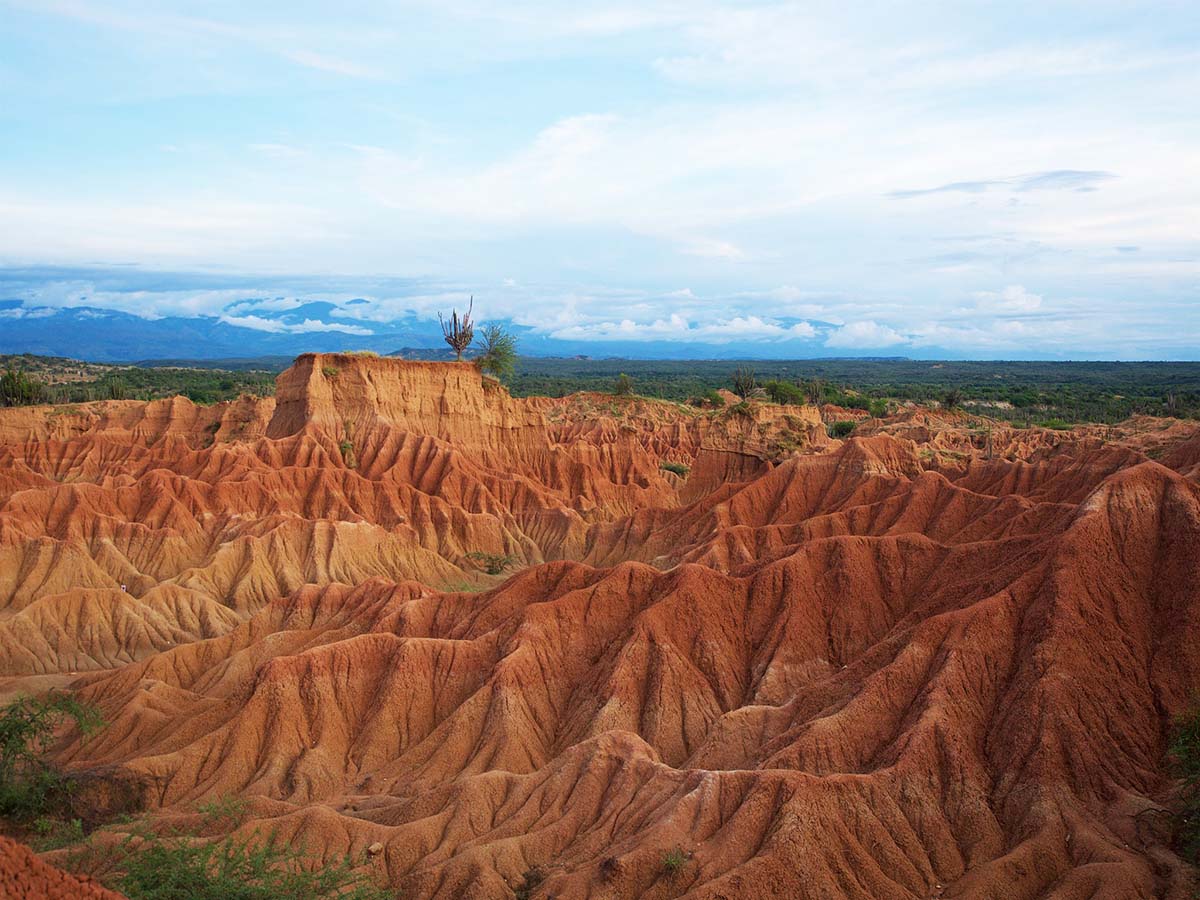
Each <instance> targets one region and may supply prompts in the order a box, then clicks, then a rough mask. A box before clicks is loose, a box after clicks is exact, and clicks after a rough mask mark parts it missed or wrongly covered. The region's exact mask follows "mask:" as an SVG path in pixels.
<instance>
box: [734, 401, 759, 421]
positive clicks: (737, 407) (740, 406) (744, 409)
mask: <svg viewBox="0 0 1200 900" xmlns="http://www.w3.org/2000/svg"><path fill="white" fill-rule="evenodd" d="M729 412H730V414H731V415H734V416H742V417H743V418H746V419H753V418H754V410H752V409H751V408H750V404H749V403H747V402H746V401H745V400H742V401H741V402H740V403H735V404H733V406H731V407H729Z"/></svg>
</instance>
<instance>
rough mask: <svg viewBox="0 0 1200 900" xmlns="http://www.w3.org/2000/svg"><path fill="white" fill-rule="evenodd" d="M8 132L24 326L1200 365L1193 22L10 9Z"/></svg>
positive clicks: (1117, 5) (196, 7) (2, 94)
mask: <svg viewBox="0 0 1200 900" xmlns="http://www.w3.org/2000/svg"><path fill="white" fill-rule="evenodd" d="M0 126H2V128H3V135H4V137H3V140H2V141H0V265H3V266H8V267H18V266H19V267H30V266H36V267H39V270H40V271H44V272H45V277H44V281H42V282H41V283H37V284H28V283H23V284H22V286H21V287H20V292H19V293H18V295H17V298H18V299H23V300H25V301H26V302H27V303H28V304H30V305H32V304H35V303H41V304H50V305H68V304H71V303H80V302H85V301H86V302H88V303H91V304H94V305H101V306H111V307H112V308H117V309H122V310H125V311H130V312H135V313H138V314H141V315H167V314H178V313H180V312H185V313H195V314H211V315H222V314H224V315H230V314H231V313H230V312H229V308H230V305H231V304H234V303H238V306H237V307H236V310H237V315H239V316H241V317H243V318H244V317H246V316H248V315H253V308H254V307H253V303H250V304H247V303H245V302H244V301H245V300H247V299H250V300H256V299H258V300H261V301H262V302H264V303H266V302H269V303H272V304H275V305H278V304H279V303H281V302H283V303H288V302H295V303H299V302H302V301H303V300H306V299H314V298H322V299H333V300H334V301H335V302H345V301H348V300H350V299H353V298H356V297H363V298H366V299H367V300H369V301H370V302H369V303H368V304H358V305H355V306H354V307H353V309H352V310H349V311H350V312H353V316H354V318H357V319H363V320H366V321H369V320H371V319H372V318H373V319H375V320H383V319H386V318H388V317H391V316H399V315H402V314H404V313H406V312H408V311H415V312H417V313H418V314H419V315H424V316H432V315H433V314H434V312H435V311H436V309H437V308H438V307H439V306H444V305H447V304H448V303H452V302H455V301H457V300H459V299H461V298H462V297H463V296H465V295H467V294H469V293H474V294H475V295H476V297H477V302H478V304H479V305H480V306H481V307H482V308H483V309H484V310H485V311H486V314H487V315H489V316H491V317H501V316H503V317H511V318H513V319H514V320H515V321H517V322H519V323H521V324H523V325H529V326H532V327H534V328H536V329H538V330H539V331H541V332H544V333H546V334H548V335H553V336H560V337H563V338H565V339H570V340H576V341H578V340H585V341H594V342H596V343H597V346H603V345H604V344H605V343H608V344H613V343H614V342H623V343H629V342H633V343H635V344H636V343H637V342H638V341H643V340H644V341H650V340H653V341H682V342H688V343H694V344H696V345H698V346H699V347H705V346H709V347H711V346H717V345H720V344H722V343H728V342H729V341H734V340H736V341H739V342H745V341H748V342H751V343H756V342H757V343H760V344H761V346H762V347H763V352H764V354H765V355H786V354H787V352H788V350H789V348H791V347H793V346H796V347H799V346H801V344H802V345H803V347H804V348H805V355H811V353H812V352H813V351H814V348H816V350H817V351H819V352H824V353H829V354H838V353H843V352H865V351H880V352H886V353H888V354H889V355H909V356H921V355H925V354H927V353H929V352H930V351H931V348H936V349H937V350H938V351H942V350H946V351H949V352H952V353H955V354H957V355H962V356H980V357H1006V358H1021V357H1034V356H1036V357H1046V356H1050V357H1054V356H1062V357H1072V356H1075V357H1079V356H1086V357H1089V358H1101V357H1108V358H1200V177H1198V176H1200V4H1197V3H1195V2H1178V3H1169V2H1160V3H1134V2H1115V0H1090V2H1086V3H1085V2H1037V3H1027V2H1012V3H1007V4H995V3H973V2H952V3H951V2H947V3H935V2H930V3H920V4H913V3H869V2H868V3H855V4H847V3H844V2H842V3H771V2H765V3H751V2H738V3H709V2H705V0H694V2H657V0H645V2H640V3H628V4H620V3H606V4H592V3H588V2H586V0H584V2H573V3H566V2H562V3H543V2H509V3H504V4H498V3H492V4H488V3H482V2H462V0H445V2H430V3H420V2H417V3H387V4H385V3H366V2H356V0H347V2H341V3H338V4H329V3H324V2H320V3H318V2H304V0H299V2H289V3H263V2H259V3H253V4H247V3H244V2H241V3H239V2H228V0H209V2H203V3H201V2H190V3H188V2H170V0H165V2H156V3H152V2H142V3H135V2H123V0H116V2H100V0H28V2H20V0H18V2H11V0H0ZM129 266H136V267H139V268H140V269H143V270H150V271H155V270H161V271H163V272H171V273H174V274H172V275H171V278H170V283H169V284H166V283H164V284H162V285H160V286H159V288H158V289H146V288H144V287H143V286H141V284H142V282H139V286H138V287H137V288H136V289H133V288H129V289H122V288H120V287H119V286H118V287H113V286H112V285H113V284H118V283H119V279H116V280H113V279H106V280H105V281H106V282H107V283H108V286H107V287H106V286H105V284H99V283H96V282H94V281H92V282H89V281H88V280H86V279H84V280H82V281H81V280H80V278H79V276H78V274H77V273H78V272H79V271H80V270H81V268H83V269H86V268H89V267H90V268H104V267H129ZM54 267H62V274H61V275H59V276H56V275H55V268H54ZM118 271H119V269H118ZM180 273H182V274H180ZM187 273H196V274H195V276H194V277H192V276H189V275H188V274H187ZM213 273H219V274H220V275H221V284H222V285H223V287H222V288H221V289H220V290H212V289H209V288H206V287H205V285H206V284H208V283H209V280H210V279H209V278H208V276H211V275H212V274H213ZM281 278H282V279H285V280H286V279H289V278H290V279H292V282H291V283H293V284H294V285H295V289H294V290H293V291H291V292H290V293H288V294H287V296H286V297H285V298H284V300H283V301H280V300H279V287H278V286H279V284H280V279H281ZM143 281H144V279H143ZM231 284H232V285H233V286H232V287H231V286H229V285H231ZM398 286H399V287H398ZM0 327H2V324H0Z"/></svg>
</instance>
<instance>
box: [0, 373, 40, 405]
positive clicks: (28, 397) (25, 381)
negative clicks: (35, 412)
mask: <svg viewBox="0 0 1200 900" xmlns="http://www.w3.org/2000/svg"><path fill="white" fill-rule="evenodd" d="M47 399H48V398H47V396H46V386H45V385H44V384H42V383H41V382H40V381H38V380H37V379H36V378H33V377H31V376H29V375H27V374H26V373H25V370H24V369H14V368H13V367H12V366H9V367H8V369H7V370H6V371H5V373H4V374H3V375H0V406H34V405H36V404H38V403H45V402H47Z"/></svg>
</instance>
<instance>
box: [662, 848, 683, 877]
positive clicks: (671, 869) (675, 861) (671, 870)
mask: <svg viewBox="0 0 1200 900" xmlns="http://www.w3.org/2000/svg"><path fill="white" fill-rule="evenodd" d="M689 858H690V857H689V855H688V854H687V853H684V852H683V848H682V847H676V848H674V849H673V850H668V851H667V852H666V853H664V854H663V857H662V866H663V870H664V871H665V872H666V873H667V874H668V875H677V874H678V873H679V872H682V871H683V867H684V866H686V865H687V862H688V859H689Z"/></svg>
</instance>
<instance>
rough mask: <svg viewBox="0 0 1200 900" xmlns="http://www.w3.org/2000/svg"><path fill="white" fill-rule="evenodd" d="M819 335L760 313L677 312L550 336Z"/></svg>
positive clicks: (703, 339)
mask: <svg viewBox="0 0 1200 900" xmlns="http://www.w3.org/2000/svg"><path fill="white" fill-rule="evenodd" d="M816 335H817V331H816V329H815V328H813V326H812V325H811V324H809V323H808V322H797V323H796V324H794V325H782V324H780V323H778V322H772V321H769V320H766V319H762V318H760V317H758V316H734V317H733V318H729V319H716V320H713V321H710V322H706V323H703V324H693V323H691V322H689V321H688V319H687V318H686V317H685V316H682V315H680V314H678V313H672V314H671V315H670V316H668V317H666V318H661V319H655V320H653V321H651V322H635V321H634V320H633V319H622V320H620V321H618V322H611V321H608V322H592V323H588V324H581V325H568V326H566V327H562V328H558V329H555V330H554V331H551V332H550V336H551V337H555V338H558V339H560V340H587V341H689V342H693V341H694V342H697V343H704V344H725V343H729V342H730V341H735V340H752V341H789V340H809V339H811V338H814V337H816Z"/></svg>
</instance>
